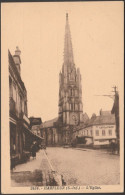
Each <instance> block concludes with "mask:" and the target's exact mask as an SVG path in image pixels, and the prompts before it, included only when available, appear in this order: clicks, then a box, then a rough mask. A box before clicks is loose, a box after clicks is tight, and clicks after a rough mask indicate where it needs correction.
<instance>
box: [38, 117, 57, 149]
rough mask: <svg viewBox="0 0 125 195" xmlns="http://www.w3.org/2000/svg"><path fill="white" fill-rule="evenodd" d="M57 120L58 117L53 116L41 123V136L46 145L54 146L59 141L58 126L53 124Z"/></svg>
mask: <svg viewBox="0 0 125 195" xmlns="http://www.w3.org/2000/svg"><path fill="white" fill-rule="evenodd" d="M57 121H58V118H54V119H52V120H49V121H45V122H44V123H42V124H41V136H42V137H43V138H44V140H45V143H46V145H47V146H48V145H49V146H53V145H54V146H55V145H58V144H59V143H60V140H59V138H60V137H59V132H58V128H56V126H55V123H56V122H57ZM60 139H61V138H60Z"/></svg>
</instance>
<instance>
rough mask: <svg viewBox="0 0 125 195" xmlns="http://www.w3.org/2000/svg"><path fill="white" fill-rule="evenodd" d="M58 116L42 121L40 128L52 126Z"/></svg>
mask: <svg viewBox="0 0 125 195" xmlns="http://www.w3.org/2000/svg"><path fill="white" fill-rule="evenodd" d="M57 120H58V117H56V118H54V119H52V120H49V121H45V122H44V123H42V125H41V128H48V127H53V126H54V123H55V122H57Z"/></svg>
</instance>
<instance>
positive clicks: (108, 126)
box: [73, 111, 116, 146]
mask: <svg viewBox="0 0 125 195" xmlns="http://www.w3.org/2000/svg"><path fill="white" fill-rule="evenodd" d="M73 138H74V139H75V138H76V139H77V143H80V144H86V145H89V144H91V145H93V146H101V145H107V144H109V143H110V140H114V139H116V125H115V116H114V114H111V112H110V111H101V112H100V116H95V115H92V117H91V119H89V120H88V121H87V123H86V124H85V126H84V127H83V128H80V129H78V130H75V131H74V133H73Z"/></svg>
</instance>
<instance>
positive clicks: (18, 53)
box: [13, 46, 21, 74]
mask: <svg viewBox="0 0 125 195" xmlns="http://www.w3.org/2000/svg"><path fill="white" fill-rule="evenodd" d="M20 54H21V51H20V49H19V47H18V46H17V47H16V50H15V55H14V56H13V59H14V62H15V65H16V67H17V70H18V72H19V74H20V73H21V70H20V64H21V59H20Z"/></svg>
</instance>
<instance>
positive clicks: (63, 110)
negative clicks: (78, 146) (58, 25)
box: [41, 13, 83, 145]
mask: <svg viewBox="0 0 125 195" xmlns="http://www.w3.org/2000/svg"><path fill="white" fill-rule="evenodd" d="M58 108H59V110H58V117H57V118H56V119H53V120H51V121H46V122H44V123H43V124H42V125H41V132H42V136H43V137H44V139H45V141H46V144H47V145H63V144H71V141H72V134H73V129H74V128H75V127H76V126H77V127H78V126H80V125H81V124H83V104H82V85H81V74H80V70H79V68H76V66H75V62H74V57H73V48H72V41H71V33H70V26H69V18H68V13H67V14H66V25H65V40H64V60H63V65H62V70H61V71H60V73H59V103H58Z"/></svg>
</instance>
